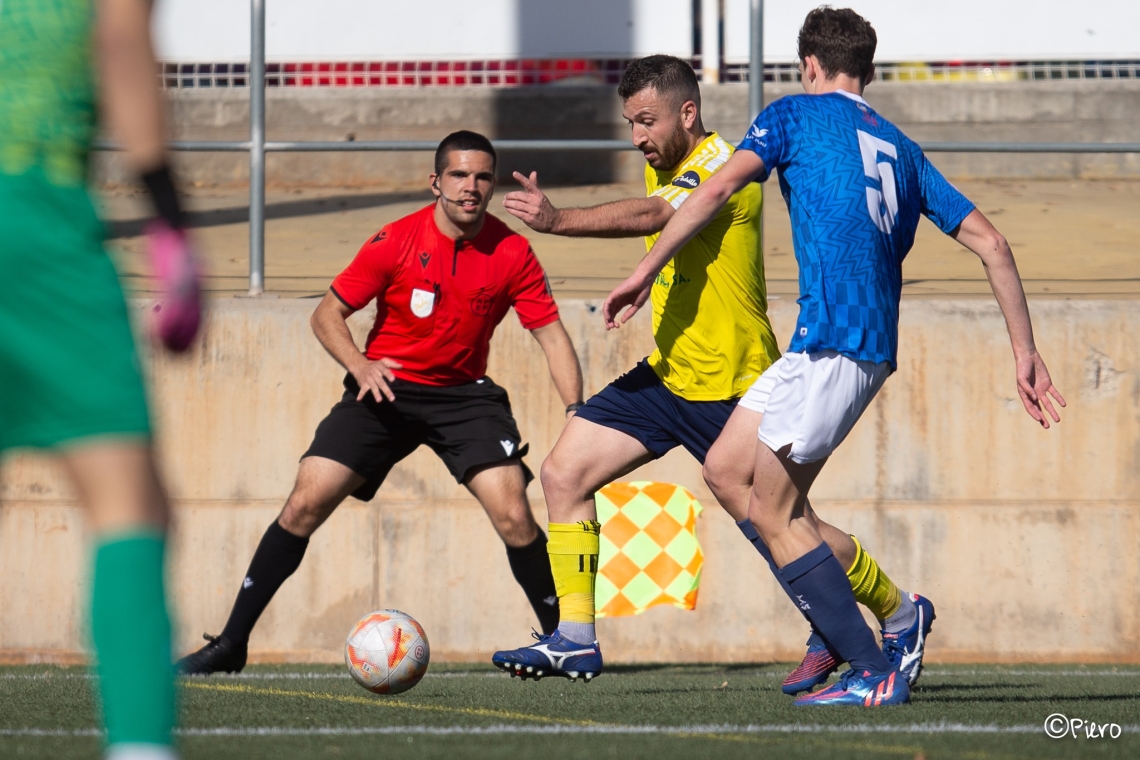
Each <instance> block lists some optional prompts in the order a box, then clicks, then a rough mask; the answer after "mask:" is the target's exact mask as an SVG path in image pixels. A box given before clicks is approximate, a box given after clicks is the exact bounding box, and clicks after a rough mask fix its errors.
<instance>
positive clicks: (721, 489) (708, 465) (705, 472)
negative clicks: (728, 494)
mask: <svg viewBox="0 0 1140 760" xmlns="http://www.w3.org/2000/svg"><path fill="white" fill-rule="evenodd" d="M710 454H711V452H710ZM725 474H726V473H725V471H724V469H723V468H722V467H721V463H720V460H719V459H714V458H713V457H712V456H709V457H708V458H707V459H705V463H704V465H702V466H701V477H703V478H704V479H705V485H707V486H708V487H709V490H710V491H712V494H713V496H715V497H717V499H720V498H721V496H722V495H723V494H724V493H725V491H726V489H727V483H726V482H725V480H726V478H725Z"/></svg>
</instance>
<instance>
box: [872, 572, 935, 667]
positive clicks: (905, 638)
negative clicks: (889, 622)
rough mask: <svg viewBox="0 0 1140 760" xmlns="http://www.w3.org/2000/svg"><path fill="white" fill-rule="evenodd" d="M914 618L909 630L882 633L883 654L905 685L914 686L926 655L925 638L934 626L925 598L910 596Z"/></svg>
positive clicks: (932, 610) (932, 607)
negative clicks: (896, 670) (904, 681)
mask: <svg viewBox="0 0 1140 760" xmlns="http://www.w3.org/2000/svg"><path fill="white" fill-rule="evenodd" d="M910 600H911V601H912V602H914V607H915V613H916V614H915V617H914V623H913V624H912V625H911V626H910V628H908V629H906V630H905V631H901V632H899V633H887V632H886V631H883V654H884V655H886V658H887V661H888V662H890V663H891V664H892V665H894V666H895V667H896V668H898V669H899V673H901V674H902V676H903V678H905V679H906V682H907V684H909V685H910V686H914V685H915V683H917V682H918V677H919V676H920V675H922V656H923V655H924V654H925V653H926V637H927V636H928V635H929V634H930V629H931V628H932V627H933V626H934V605H933V604H931V603H930V600H929V599H927V598H926V597H925V596H919V595H918V594H911V595H910Z"/></svg>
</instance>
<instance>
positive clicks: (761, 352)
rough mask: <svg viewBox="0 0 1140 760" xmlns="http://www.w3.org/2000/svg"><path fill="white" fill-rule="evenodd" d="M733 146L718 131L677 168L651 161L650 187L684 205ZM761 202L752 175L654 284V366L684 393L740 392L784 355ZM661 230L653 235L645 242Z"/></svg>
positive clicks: (717, 395) (718, 395) (705, 397)
mask: <svg viewBox="0 0 1140 760" xmlns="http://www.w3.org/2000/svg"><path fill="white" fill-rule="evenodd" d="M732 151H733V148H732V146H731V145H729V144H728V143H727V142H725V141H724V140H723V139H722V138H721V137H720V136H719V135H717V134H716V133H715V132H713V133H711V134H710V135H709V136H708V137H706V138H705V139H704V140H703V141H702V142H701V143H700V145H698V146H697V148H696V150H694V151H693V152H692V153H691V154H690V155H689V157H688V158H686V159H685V160H684V161H682V162H681V165H680V166H678V167H677V168H676V170H674V171H671V172H660V171H657V170H656V169H654V168H653V167H651V166H649V165H648V164H646V166H645V190H646V194H647V195H649V196H651V197H652V196H655V195H656V196H660V197H662V198H664V199H665V200H666V201H668V202H669V203H670V204H671V205H672V206H673V208H680V206H681V204H682V203H684V202H685V199H686V198H688V197H689V194H690V193H692V192H693V190H695V189H696V188H697V187H698V186H699V185H700V184H701V182H704V181H705V180H707V179H708V178H709V177H710V176H712V173H713V172H715V171H716V170H717V169H719V168H720V167H721V166H723V165H724V162H725V161H727V160H728V157H729V156H731V155H732ZM761 204H762V195H761V190H760V185H758V184H756V183H750V184H749V185H748V187H745V188H744V189H743V190H740V191H738V192H737V193H736V194H734V195H733V196H732V197H731V198H730V199H729V201H728V203H727V204H725V207H724V208H723V209H721V210H720V213H718V214H717V215H716V217H715V218H713V220H712V221H711V222H709V224H708V226H706V227H705V228H704V229H703V230H701V231H700V232H699V233H698V234H697V236H696V237H695V238H693V239H692V240H691V241H689V243H688V244H687V245H685V247H684V248H682V249H681V250H680V251H678V252H677V255H676V256H675V257H674V258H673V260H672V261H670V262H669V263H668V264H666V265H665V268H664V269H663V270H661V274H659V275H658V276H657V281H656V282H655V283H654V284H653V289H652V291H651V295H650V300H651V302H652V303H653V339H654V341H655V342H656V343H657V350H656V351H654V352H653V355H652V356H650V357H649V366H651V367H653V370H654V371H655V372H656V373H657V376H658V377H660V378H661V381H662V382H663V383H664V384H665V386H666V387H667V388H669V390H671V391H672V392H673V393H676V394H677V395H678V396H680V397H681V398H683V399H687V400H689V401H720V400H724V399H730V398H739V397H740V396H743V395H744V392H745V391H747V390H748V388H749V387H751V385H752V383H754V382H756V378H758V377H760V374H761V373H762V372H763V371H764V370H765V369H767V368H768V366H769V365H770V364H771V363H772V362H774V361H775V360H776V359H777V358H778V357H779V355H780V354H779V349H778V348H777V347H776V337H775V336H774V335H773V334H772V325H771V324H770V323H769V322H768V293H767V287H766V286H765V284H764V257H763V256H762V254H761V252H760V209H761ZM657 237H658V236H657V235H650V236H648V237H646V239H645V244H646V247H647V248H651V247H652V246H653V243H654V242H655V241H656V240H657Z"/></svg>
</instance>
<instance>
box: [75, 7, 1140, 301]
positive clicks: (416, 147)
mask: <svg viewBox="0 0 1140 760" xmlns="http://www.w3.org/2000/svg"><path fill="white" fill-rule="evenodd" d="M750 10H751V14H750V21H751V30H750V31H751V46H750V50H749V53H750V55H751V61H750V63H749V64H748V74H747V81H748V84H749V88H748V111H749V118H750V119H754V118H755V117H756V115H757V114H758V113H759V112H760V107H761V104H762V103H763V96H764V89H763V88H764V82H765V80H767V81H775V82H781V81H785V80H784V79H783V78H782V74H781V72H784V71H787V70H794V66H793V67H791V69H789V68H788V67H787V66H786V65H784V64H770V65H765V64H764V63H763V60H764V47H763V39H764V33H763V32H764V0H751V8H750ZM250 14H251V22H252V31H251V34H250V63H249V71H248V75H247V74H246V71H245V67H244V66H242V67H241V71H240V72H237V71H234V72H233V75H234V76H238V75H239V74H240V77H241V78H242V79H243V80H244V81H243V82H242V86H244V84H245V81H248V83H249V85H248V86H249V88H250V93H249V95H250V109H249V110H250V130H249V133H250V139H249V140H248V141H213V140H181V141H175V142H172V143H170V144H169V148H170V149H171V150H174V151H189V152H223V153H226V152H248V153H249V169H250V183H249V294H250V295H251V296H257V295H261V294H263V293H264V292H265V154H266V153H278V152H281V153H284V152H290V153H317V152H334V153H341V152H364V151H434V150H435V149H436V146H437V143H436V142H434V141H428V140H360V141H343V142H334V141H281V140H276V141H267V140H266V139H265V86H266V66H265V0H250ZM1128 63H1129V64H1130V65H1131V66H1133V68H1132V69H1131V70H1130V72H1131V73H1130V74H1129V76H1131V77H1135V76H1136V75H1137V74H1138V73H1140V63H1138V62H1128ZM911 66H912V68H913V67H914V66H921V64H916V65H911ZM927 68H928V69H929V68H930V67H927ZM956 70H958V71H960V70H961V69H956ZM883 71H884V70H883V69H880V76H882V75H883ZM887 71H888V72H889V70H887ZM931 71H933V72H934V73H937V71H938V70H937V69H931ZM761 72H763V75H761ZM773 72H775V76H773ZM163 76H168V75H167V74H166V73H164V74H163ZM888 78H889V74H888ZM1033 78H1037V77H1033ZM1045 78H1048V77H1045ZM1089 78H1095V77H1089ZM737 81H740V80H739V79H738V80H737ZM94 147H95V149H97V150H115V149H116V146H115V145H114V144H113V143H110V142H107V141H97V142H96V143H95V145H94ZM495 147H496V148H498V149H500V150H538V151H545V150H562V151H565V150H571V151H584V150H603V151H622V150H636V148H635V147H634V146H633V145H632V144H631V143H630V142H629V141H628V140H495ZM922 149H923V150H924V151H927V152H932V153H1140V143H1071V142H1032V143H1023V142H927V143H923V145H922Z"/></svg>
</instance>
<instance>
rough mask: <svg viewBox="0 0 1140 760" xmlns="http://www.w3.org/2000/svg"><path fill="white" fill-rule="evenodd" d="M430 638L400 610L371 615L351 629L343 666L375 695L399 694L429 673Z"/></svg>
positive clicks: (410, 617)
mask: <svg viewBox="0 0 1140 760" xmlns="http://www.w3.org/2000/svg"><path fill="white" fill-rule="evenodd" d="M429 658H430V652H429V650H428V640H427V634H425V633H424V629H423V626H421V625H420V624H419V623H417V622H416V621H415V619H414V618H413V617H412V616H411V615H408V614H405V613H403V612H400V611H399V610H379V611H377V612H372V613H369V614H368V615H365V616H364V617H363V618H361V619H360V622H358V623H357V624H356V625H354V626H353V627H352V632H351V633H349V634H348V640H347V641H346V642H345V644H344V662H345V664H346V665H348V672H349V674H350V675H351V676H352V678H353V680H355V681H356V682H357V683H358V684H360V685H361V686H363V687H364V688H366V689H368V690H369V691H371V692H374V693H376V694H399V693H400V692H403V691H407V690H408V689H410V688H412V687H413V686H415V685H416V684H417V683H419V682H420V679H421V678H423V677H424V673H426V672H427V668H428V659H429Z"/></svg>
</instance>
